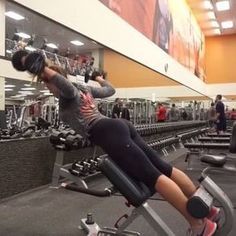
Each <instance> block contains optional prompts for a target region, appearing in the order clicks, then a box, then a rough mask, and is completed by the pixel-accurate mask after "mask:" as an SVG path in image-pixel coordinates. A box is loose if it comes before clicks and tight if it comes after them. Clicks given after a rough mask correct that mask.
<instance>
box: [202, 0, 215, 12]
mask: <svg viewBox="0 0 236 236" xmlns="http://www.w3.org/2000/svg"><path fill="white" fill-rule="evenodd" d="M203 7H204V8H205V9H207V10H212V9H213V6H212V3H211V2H210V1H204V2H203Z"/></svg>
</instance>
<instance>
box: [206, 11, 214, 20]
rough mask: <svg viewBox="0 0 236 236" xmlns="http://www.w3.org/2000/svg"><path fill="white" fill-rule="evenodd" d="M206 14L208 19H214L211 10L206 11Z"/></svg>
mask: <svg viewBox="0 0 236 236" xmlns="http://www.w3.org/2000/svg"><path fill="white" fill-rule="evenodd" d="M207 16H208V18H209V20H215V19H216V16H215V13H214V12H213V11H209V12H207Z"/></svg>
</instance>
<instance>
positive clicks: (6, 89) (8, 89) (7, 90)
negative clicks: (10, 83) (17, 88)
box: [5, 88, 13, 92]
mask: <svg viewBox="0 0 236 236" xmlns="http://www.w3.org/2000/svg"><path fill="white" fill-rule="evenodd" d="M9 91H13V89H11V88H5V92H9Z"/></svg>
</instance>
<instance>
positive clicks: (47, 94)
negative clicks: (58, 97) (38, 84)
mask: <svg viewBox="0 0 236 236" xmlns="http://www.w3.org/2000/svg"><path fill="white" fill-rule="evenodd" d="M43 95H46V96H49V95H53V94H52V93H43Z"/></svg>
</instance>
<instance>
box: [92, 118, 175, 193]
mask: <svg viewBox="0 0 236 236" xmlns="http://www.w3.org/2000/svg"><path fill="white" fill-rule="evenodd" d="M89 133H90V140H91V141H92V142H93V143H94V144H96V145H98V146H100V147H101V148H102V149H103V150H104V151H105V152H106V153H107V154H108V155H109V156H110V157H111V158H112V160H113V161H114V162H115V163H116V164H117V165H118V166H119V167H120V168H121V169H122V170H123V171H124V172H126V174H128V175H129V176H131V177H133V178H134V179H136V180H138V181H141V182H144V183H145V184H146V185H147V186H148V187H149V188H151V189H153V188H154V186H155V183H156V181H157V179H158V177H159V176H160V175H161V174H164V175H166V176H168V177H170V176H171V173H172V169H173V168H172V166H171V165H169V164H168V163H166V162H165V161H163V160H162V159H161V158H160V157H159V156H158V155H157V153H156V152H155V151H154V150H153V149H152V148H151V147H149V146H148V145H147V144H146V143H145V142H144V140H143V139H142V138H141V137H140V135H139V134H138V133H137V131H136V130H135V128H134V127H133V125H132V124H131V123H130V122H129V121H127V120H124V119H106V118H105V119H101V120H99V121H98V122H97V123H96V124H95V125H94V126H92V127H91V129H90V132H89Z"/></svg>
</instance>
